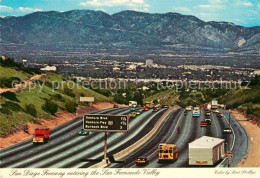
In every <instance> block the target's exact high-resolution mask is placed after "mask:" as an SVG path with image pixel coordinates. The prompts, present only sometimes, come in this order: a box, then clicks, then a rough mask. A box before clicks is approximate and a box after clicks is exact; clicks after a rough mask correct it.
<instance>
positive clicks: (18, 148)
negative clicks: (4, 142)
mask: <svg viewBox="0 0 260 178" xmlns="http://www.w3.org/2000/svg"><path fill="white" fill-rule="evenodd" d="M109 110H112V108H110V109H106V110H102V111H100V112H98V113H103V112H107V111H109ZM79 122H82V120H79V121H77V122H75V123H73V124H69V125H67V126H66V127H64V128H62V129H60V130H59V131H57V132H55V133H54V134H52V136H55V135H57V134H59V133H60V132H62V131H63V130H67V129H69V128H71V127H73V126H74V125H77V124H78V123H79ZM31 144H32V143H31V142H29V143H27V144H26V145H24V146H22V147H16V148H13V149H11V148H10V149H11V150H9V151H4V153H3V154H1V156H4V155H6V154H9V153H10V152H14V151H16V150H21V149H23V148H25V147H28V146H30V145H31Z"/></svg>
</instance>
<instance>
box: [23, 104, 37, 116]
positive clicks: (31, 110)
mask: <svg viewBox="0 0 260 178" xmlns="http://www.w3.org/2000/svg"><path fill="white" fill-rule="evenodd" d="M25 111H26V112H27V113H28V114H30V115H32V116H33V117H36V116H37V110H36V108H35V106H34V105H33V104H29V105H26V108H25Z"/></svg>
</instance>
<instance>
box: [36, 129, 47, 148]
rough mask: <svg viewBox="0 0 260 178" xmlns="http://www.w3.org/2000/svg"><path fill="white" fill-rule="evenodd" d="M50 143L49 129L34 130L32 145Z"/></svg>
mask: <svg viewBox="0 0 260 178" xmlns="http://www.w3.org/2000/svg"><path fill="white" fill-rule="evenodd" d="M49 141H50V129H49V128H45V129H38V128H37V129H35V130H34V134H33V144H37V143H48V142H49Z"/></svg>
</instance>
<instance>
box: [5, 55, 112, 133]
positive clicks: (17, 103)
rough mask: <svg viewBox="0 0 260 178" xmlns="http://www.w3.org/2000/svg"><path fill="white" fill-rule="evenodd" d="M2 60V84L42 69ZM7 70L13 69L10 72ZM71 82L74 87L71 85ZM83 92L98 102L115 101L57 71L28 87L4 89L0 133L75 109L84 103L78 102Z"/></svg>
mask: <svg viewBox="0 0 260 178" xmlns="http://www.w3.org/2000/svg"><path fill="white" fill-rule="evenodd" d="M0 60H1V59H0ZM0 64H1V77H0V82H1V87H8V85H9V84H8V82H10V81H12V80H13V78H12V77H14V78H16V79H17V78H19V79H20V80H21V81H24V80H27V79H29V78H30V77H32V76H33V75H34V74H39V73H40V71H37V72H36V73H34V72H32V71H30V70H29V69H28V68H27V69H26V70H27V71H29V72H27V71H26V70H25V71H24V70H20V69H21V68H19V67H18V68H17V67H16V66H14V67H13V66H12V65H10V66H4V65H2V63H0ZM33 70H34V69H33ZM7 71H9V72H12V73H11V74H10V73H7ZM3 82H4V83H3ZM54 83H56V84H59V86H57V85H54ZM62 85H63V87H62ZM72 85H74V86H75V87H73V89H70V88H72ZM53 86H54V88H55V89H53ZM81 96H88V97H95V103H97V102H111V101H112V98H108V97H105V96H103V95H101V94H98V93H96V92H94V91H92V90H90V89H86V88H83V87H82V86H81V85H77V84H76V83H75V82H73V81H71V80H68V79H67V78H65V77H63V76H61V75H58V74H54V73H48V74H47V75H46V76H45V77H44V78H43V79H41V80H40V81H35V82H34V83H33V85H31V86H29V87H27V88H25V89H20V90H18V91H16V92H5V93H2V94H1V96H0V98H1V99H0V106H1V108H0V115H1V117H0V136H1V137H5V136H7V135H9V134H11V133H13V132H15V131H17V130H21V129H24V130H26V126H27V123H28V122H32V123H38V124H40V122H41V120H43V119H53V116H55V113H56V112H71V113H73V112H75V111H76V108H77V107H78V105H82V103H79V98H80V97H81Z"/></svg>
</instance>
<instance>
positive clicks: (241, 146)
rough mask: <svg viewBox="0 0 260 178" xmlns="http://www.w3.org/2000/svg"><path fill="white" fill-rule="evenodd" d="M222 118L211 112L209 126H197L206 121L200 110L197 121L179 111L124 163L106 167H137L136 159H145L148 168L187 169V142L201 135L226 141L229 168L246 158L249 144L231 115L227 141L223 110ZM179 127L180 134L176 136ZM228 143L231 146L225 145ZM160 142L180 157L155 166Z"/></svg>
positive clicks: (224, 164)
mask: <svg viewBox="0 0 260 178" xmlns="http://www.w3.org/2000/svg"><path fill="white" fill-rule="evenodd" d="M221 112H222V113H223V114H224V116H223V117H221V118H218V117H217V116H216V114H215V113H211V120H212V123H211V125H208V126H207V127H200V122H201V121H202V120H204V119H205V117H204V111H203V110H201V115H200V117H199V118H194V117H192V112H191V111H190V112H188V113H187V114H186V115H185V114H184V110H182V111H181V112H180V113H179V114H178V115H177V117H175V118H173V117H169V118H167V120H166V121H165V125H162V126H161V129H160V133H158V134H157V135H156V136H155V137H153V138H152V139H150V140H148V141H147V142H146V143H145V144H144V145H143V147H140V148H139V149H138V150H136V151H135V152H133V153H131V154H130V155H128V156H127V157H125V158H123V159H122V160H124V162H121V163H118V164H111V165H109V166H108V167H112V168H118V167H137V166H136V165H135V160H136V158H138V157H147V158H148V160H149V161H150V163H149V165H147V166H145V167H147V168H162V167H189V165H188V159H189V156H188V143H190V142H192V141H194V140H195V139H197V138H200V137H202V136H204V135H206V136H212V137H217V138H223V139H225V147H226V149H227V147H228V146H230V147H231V150H232V152H233V163H232V164H231V166H236V164H237V163H239V162H240V161H241V160H242V159H243V158H244V157H246V155H247V152H248V147H249V141H248V137H247V134H246V132H245V131H244V129H243V128H242V127H241V126H240V125H239V124H238V122H237V121H236V120H235V119H234V117H233V116H232V115H231V116H230V121H231V129H232V132H233V134H231V135H230V137H229V138H228V135H227V134H223V129H224V128H227V127H228V126H229V113H228V112H227V111H225V110H222V111H221ZM178 127H179V128H180V130H181V132H180V133H178V129H176V128H178ZM228 142H230V145H228ZM160 143H172V144H176V145H177V147H178V152H179V158H178V160H177V161H175V162H173V163H167V164H162V163H158V151H157V149H158V145H159V144H160ZM227 165H228V162H227V160H226V159H224V160H222V161H220V162H218V163H217V164H216V165H214V166H221V167H225V166H227Z"/></svg>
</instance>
